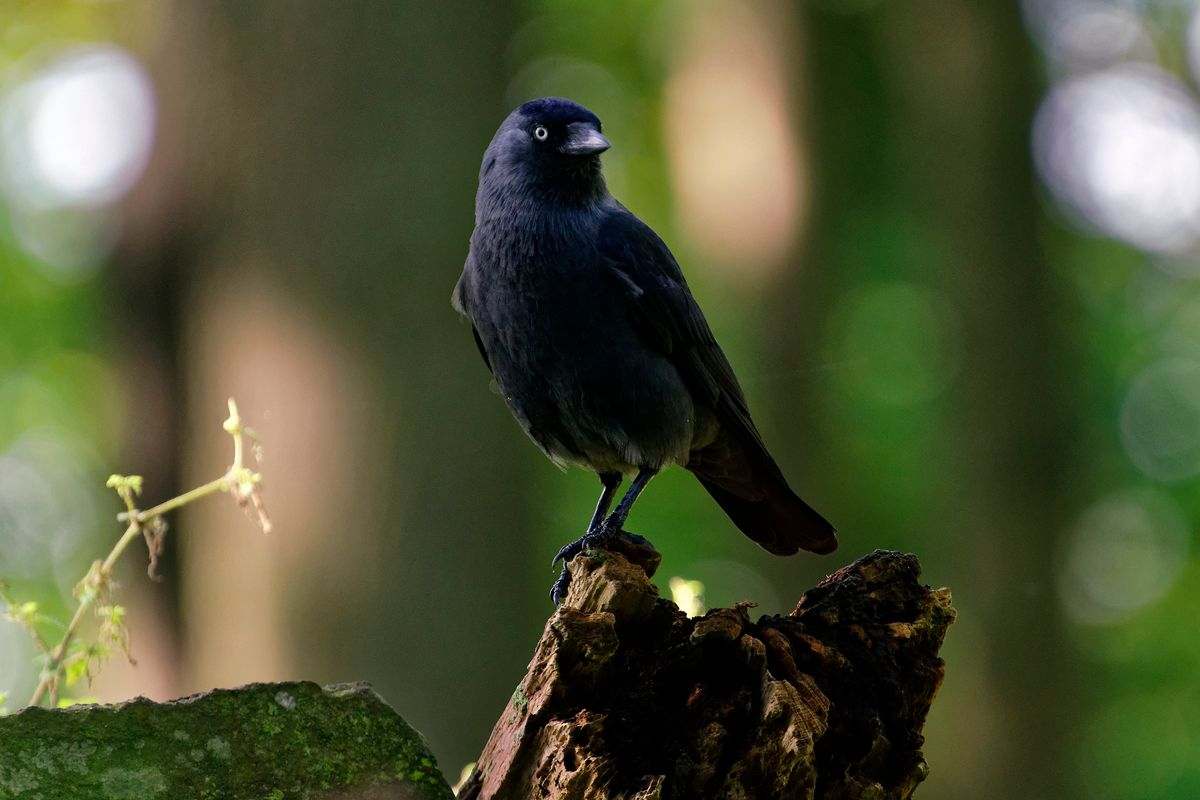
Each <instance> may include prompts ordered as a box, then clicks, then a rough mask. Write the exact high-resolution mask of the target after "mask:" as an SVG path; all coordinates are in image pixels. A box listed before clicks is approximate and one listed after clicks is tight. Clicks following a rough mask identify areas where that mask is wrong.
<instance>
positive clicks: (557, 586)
mask: <svg viewBox="0 0 1200 800" xmlns="http://www.w3.org/2000/svg"><path fill="white" fill-rule="evenodd" d="M617 536H620V537H622V538H625V539H628V540H630V541H631V542H636V543H638V544H643V543H644V544H649V542H647V541H646V539H645V537H642V536H638V535H637V534H636V533H629V532H627V531H623V530H621V529H620V528H619V527H612V526H609V525H604V524H601V525H599V526H597V527H596V528H594V529H592V530H589V531H588V532H587V533H585V534H584V535H583V536H580V537H579V538H578V539H576V540H575V541H573V542H571V543H569V544H565V545H563V546H562V549H560V550H559V551H558V553H557V554H556V555H555V556H554V560H553V561H551V562H550V566H554V565H555V564H557V563H558V562H559V561H561V562H563V565H562V571H561V572H559V573H558V580H556V581H555V582H554V586H552V587H550V599H551V600H553V601H554V605H558V604H559V603H561V602H562V601H563V600H565V599H566V597H567V589H569V588H570V587H571V571H570V570H569V569H567V564H569V563H570V561H571V559H573V558H574V557H575V556H577V555H579V554H580V553H583V552H585V551H587V550H595V549H597V548H600V547H604V546H605V545H607V544H608V543H609V542H611V541H612V540H613V539H614V538H616V537H617Z"/></svg>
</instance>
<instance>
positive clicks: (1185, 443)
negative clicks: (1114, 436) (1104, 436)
mask: <svg viewBox="0 0 1200 800" xmlns="http://www.w3.org/2000/svg"><path fill="white" fill-rule="evenodd" d="M1121 441H1122V442H1123V443H1124V445H1125V451H1126V452H1127V453H1128V454H1129V458H1130V459H1131V460H1132V461H1133V463H1134V465H1135V466H1137V468H1138V469H1140V470H1141V471H1142V472H1144V473H1145V474H1146V475H1148V476H1150V477H1151V478H1155V479H1157V480H1161V481H1176V480H1182V479H1184V478H1189V477H1192V476H1193V475H1196V474H1200V362H1197V361H1194V360H1192V359H1187V358H1169V359H1165V360H1163V361H1159V362H1158V363H1156V364H1153V365H1151V366H1150V367H1148V368H1147V369H1146V370H1144V371H1143V372H1142V373H1141V374H1139V375H1138V376H1137V377H1135V378H1134V380H1133V384H1132V385H1131V386H1130V388H1129V393H1128V395H1126V397H1125V403H1124V405H1123V406H1122V407H1121Z"/></svg>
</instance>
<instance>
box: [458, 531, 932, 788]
mask: <svg viewBox="0 0 1200 800" xmlns="http://www.w3.org/2000/svg"><path fill="white" fill-rule="evenodd" d="M615 549H616V550H619V551H620V552H615V551H609V550H604V551H590V552H587V553H583V554H581V555H579V556H578V557H576V558H575V560H574V561H572V562H571V572H572V574H573V576H574V579H573V581H572V585H571V589H570V593H569V595H568V597H567V599H566V601H565V602H564V603H563V604H562V605H561V606H560V607H559V608H558V610H557V611H555V613H554V615H553V616H552V617H551V618H550V620H549V621H548V622H547V624H546V628H545V631H544V633H543V634H542V637H541V640H540V641H539V642H538V645H537V649H536V651H535V652H534V656H533V660H532V661H531V662H530V664H529V669H528V671H527V673H526V675H525V677H524V679H523V680H522V681H521V684H520V686H519V687H518V688H517V690H516V691H515V692H514V693H513V696H512V700H511V702H510V703H509V705H508V707H507V708H506V709H505V711H504V713H503V715H502V716H501V717H500V720H499V721H498V722H497V723H496V726H495V728H494V729H493V731H492V734H491V737H490V738H489V739H488V742H487V745H486V746H485V747H484V750H483V753H482V754H481V755H480V757H479V761H478V763H477V765H476V768H475V771H474V773H473V774H472V775H471V777H470V778H469V779H468V781H467V782H466V784H465V785H464V786H463V787H462V789H461V790H460V792H459V798H460V800H509V799H510V798H511V800H528V798H560V799H567V798H570V799H571V800H591V799H592V798H597V799H599V798H606V800H615V799H616V798H628V799H629V800H673V799H674V798H789V800H790V798H825V799H827V800H842V799H848V798H872V799H873V800H875V799H878V800H883V799H884V798H888V799H890V798H908V797H911V796H912V794H913V791H914V790H915V788H916V786H917V785H918V784H919V783H920V782H921V780H923V779H924V777H925V776H926V774H927V773H928V768H927V766H926V763H925V760H924V758H923V757H922V755H921V745H922V743H923V737H922V735H921V728H922V725H923V724H924V722H925V716H926V714H927V712H928V711H929V707H930V704H931V703H932V701H933V697H934V694H935V693H936V692H937V689H938V686H939V685H940V684H941V681H942V675H943V671H944V663H943V661H942V660H941V659H940V658H939V657H938V655H937V652H938V648H939V647H940V646H941V643H942V640H943V638H944V637H945V634H946V630H947V628H948V627H949V625H950V623H951V622H952V621H953V620H954V614H955V612H954V609H953V608H952V607H951V605H950V592H949V590H947V589H936V590H933V589H930V588H929V587H926V586H922V585H921V584H920V583H919V582H918V580H917V579H918V577H919V575H920V564H919V563H918V561H917V559H916V557H915V556H912V555H906V554H902V553H897V552H890V551H876V552H874V553H872V554H870V555H867V556H864V557H863V558H861V559H859V560H858V561H856V562H854V563H853V564H851V565H849V566H847V567H845V568H843V569H841V570H839V571H837V572H836V573H834V574H833V575H831V576H829V577H828V578H826V579H825V580H824V581H822V582H821V583H820V584H819V585H818V586H817V587H816V588H814V589H811V590H809V591H808V592H806V593H805V594H804V596H803V597H801V598H800V602H799V603H798V604H797V605H796V608H795V610H794V611H792V613H791V614H789V615H787V616H762V617H760V618H759V619H758V621H757V622H753V621H751V619H750V616H749V613H748V612H749V609H750V607H751V605H750V604H748V603H747V604H738V605H736V606H735V607H733V608H719V609H715V610H712V611H709V612H708V613H707V614H705V615H704V616H702V617H697V618H689V617H687V616H686V615H685V614H684V613H682V612H681V611H680V610H679V609H678V608H677V607H676V606H675V604H673V603H671V602H670V601H668V600H665V599H662V598H659V597H658V593H657V589H656V588H655V587H654V585H653V584H651V583H650V580H649V576H651V575H653V573H654V569H655V568H656V567H657V566H658V554H657V553H656V552H654V551H653V550H652V549H651V548H648V547H642V546H638V545H635V544H632V543H629V542H622V543H620V544H619V545H617V546H616V547H615Z"/></svg>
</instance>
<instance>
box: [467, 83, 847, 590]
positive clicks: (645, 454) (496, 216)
mask: <svg viewBox="0 0 1200 800" xmlns="http://www.w3.org/2000/svg"><path fill="white" fill-rule="evenodd" d="M602 130H603V129H602V125H601V123H600V119H599V118H598V117H597V116H596V115H595V114H594V113H592V112H591V111H589V110H588V109H587V108H585V107H584V106H582V105H579V104H577V103H575V102H572V101H571V100H567V99H565V98H561V97H545V98H541V99H537V100H531V101H529V102H527V103H524V104H523V105H521V106H520V107H518V108H517V109H516V110H514V111H513V112H512V113H511V114H509V115H508V117H507V118H506V119H505V120H504V122H503V123H502V124H501V125H500V127H499V129H498V130H497V131H496V133H495V135H494V136H493V137H492V140H491V142H490V143H489V144H488V147H487V149H486V151H485V152H484V155H483V160H482V163H481V165H480V170H479V186H478V190H477V192H476V196H475V228H474V230H473V231H472V233H471V239H470V245H469V248H468V252H467V257H466V262H465V264H464V265H463V271H462V274H461V275H460V276H459V279H458V281H457V283H456V284H455V287H454V291H453V294H452V296H451V304H452V306H453V307H454V309H455V310H456V311H458V312H459V313H460V314H462V315H463V316H464V317H466V318H467V319H468V320H469V321H470V324H471V330H472V333H473V335H474V339H475V344H476V346H477V347H478V349H479V353H480V355H481V356H482V357H483V361H484V363H485V364H486V365H487V367H488V369H489V370H491V373H492V376H493V378H494V380H495V383H496V385H497V386H498V388H499V391H500V394H501V395H502V396H503V398H504V401H505V403H506V404H507V405H508V408H509V410H510V411H511V412H512V414H513V416H514V417H515V418H516V420H517V421H518V423H520V425H521V427H522V428H523V429H524V431H525V433H526V434H528V436H529V438H530V439H532V440H533V442H534V443H535V444H536V445H537V446H538V447H539V448H540V449H541V450H542V452H543V453H544V454H545V455H546V456H547V457H548V458H549V459H550V460H551V461H552V462H554V463H555V464H557V465H559V466H560V467H565V466H567V465H575V466H580V467H583V468H584V469H587V470H590V471H591V472H594V473H595V474H596V475H597V476H598V477H599V480H600V484H601V494H600V499H599V501H598V502H597V504H596V508H595V511H594V512H593V514H592V517H591V521H590V522H589V524H588V526H587V528H586V530H585V533H584V534H583V535H582V536H580V537H579V538H578V539H576V540H574V541H572V542H570V543H568V544H567V545H565V546H563V547H562V549H560V550H559V551H558V553H557V554H556V556H555V558H554V561H553V562H552V566H553V565H556V564H558V562H560V561H561V562H562V570H561V572H560V574H559V577H558V579H557V580H556V581H555V583H554V586H553V587H552V589H551V599H552V601H553V602H554V603H555V604H556V605H557V604H559V603H560V602H561V601H562V600H563V599H564V597H565V595H566V591H567V589H568V587H569V585H570V579H571V576H570V571H569V568H568V565H569V562H570V560H571V559H572V558H573V557H574V556H575V555H576V554H578V553H579V552H581V551H583V550H591V549H594V548H597V547H601V546H603V545H605V544H606V543H608V542H609V541H610V540H611V539H612V537H614V536H616V535H618V534H623V533H625V532H624V531H622V526H623V525H624V524H625V521H626V519H627V517H628V516H629V512H630V510H631V509H632V508H633V505H634V502H635V501H636V500H637V499H638V497H639V496H640V495H641V493H642V490H643V489H645V488H646V485H647V484H648V483H649V482H650V480H651V479H652V478H653V477H654V476H655V475H656V474H658V473H659V472H660V471H662V470H663V469H665V468H666V467H668V466H670V465H680V466H683V467H684V468H685V469H687V470H688V471H690V472H691V473H692V474H693V475H695V476H696V478H698V479H699V481H700V484H701V486H703V487H704V489H706V490H707V491H708V493H709V494H710V495H711V496H712V498H713V499H714V500H715V501H716V502H717V504H718V505H719V506H720V507H721V508H722V509H723V510H724V512H725V513H726V515H728V517H729V518H730V520H732V522H733V523H734V524H735V525H736V526H737V527H738V528H739V529H740V530H741V531H742V532H743V533H744V534H745V535H746V536H748V537H749V538H750V539H752V540H753V541H755V542H757V543H758V544H759V545H761V546H762V547H763V548H765V549H766V550H768V551H769V552H771V553H775V554H778V555H792V554H794V553H796V552H798V551H799V550H807V551H810V552H813V553H820V554H825V553H830V552H833V550H834V549H835V548H836V547H837V536H836V530H835V529H834V527H833V525H832V524H830V523H829V522H828V521H827V520H826V519H825V518H824V517H822V516H821V515H820V514H819V513H817V511H815V510H814V509H813V508H812V507H811V506H809V505H808V504H807V503H806V502H804V501H803V500H802V499H800V497H799V496H797V495H796V493H795V492H794V491H792V489H791V487H790V486H789V485H788V483H787V481H786V480H785V478H784V476H783V473H782V471H781V470H780V468H779V466H778V464H776V462H775V460H774V459H773V458H772V457H771V454H770V453H769V452H768V451H767V448H766V445H765V444H764V443H763V440H762V436H761V435H760V434H759V432H758V429H757V428H756V427H755V425H754V422H753V421H752V420H751V418H750V412H749V410H748V408H747V406H746V398H745V395H744V393H743V391H742V389H741V386H740V385H739V384H738V381H737V378H736V377H735V376H734V373H733V369H732V367H731V366H730V364H729V361H728V360H727V359H726V357H725V354H724V353H723V352H722V351H721V348H720V346H719V345H718V344H717V341H716V338H715V337H714V335H713V332H712V329H711V328H710V327H709V324H708V322H707V321H706V320H705V318H704V314H703V313H702V312H701V310H700V306H699V305H698V304H697V303H696V300H695V298H694V297H693V296H692V293H691V291H690V289H689V288H688V285H687V282H686V281H685V280H684V276H683V272H682V271H681V270H680V267H679V265H678V263H677V262H676V260H675V257H674V256H673V255H672V254H671V251H670V250H669V249H668V248H667V245H666V244H664V243H663V241H662V239H660V238H659V236H658V235H657V234H656V233H655V232H654V231H653V230H652V229H651V228H650V227H649V226H648V225H647V224H646V223H644V222H642V221H641V220H640V219H638V218H637V217H636V216H635V215H634V214H633V213H631V212H630V211H629V210H628V209H626V208H625V207H624V206H623V205H621V204H620V203H619V202H618V201H617V200H616V199H615V198H614V197H613V196H612V194H611V193H610V192H609V190H608V188H607V185H606V184H605V180H604V174H603V170H602V167H601V163H600V154H601V153H603V152H605V151H606V150H608V149H609V147H610V143H609V140H608V139H607V137H605V136H604V134H603V132H602ZM630 475H632V476H633V478H632V481H631V482H630V484H629V487H628V489H627V490H626V492H625V494H624V495H623V496H622V498H621V500H620V501H619V502H618V503H617V505H616V507H615V508H613V509H612V511H611V512H610V511H609V509H610V508H611V507H612V503H613V501H614V499H615V498H616V494H617V491H618V489H619V487H620V485H621V483H622V481H623V479H624V478H625V477H626V476H630ZM626 535H631V534H626Z"/></svg>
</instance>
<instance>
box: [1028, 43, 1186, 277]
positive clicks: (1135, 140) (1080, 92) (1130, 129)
mask: <svg viewBox="0 0 1200 800" xmlns="http://www.w3.org/2000/svg"><path fill="white" fill-rule="evenodd" d="M1033 139H1034V142H1033V144H1034V156H1035V158H1036V161H1037V165H1038V169H1039V170H1040V172H1041V174H1042V177H1043V179H1044V180H1045V181H1046V184H1047V185H1048V186H1049V187H1050V189H1051V191H1052V192H1053V193H1054V195H1055V197H1056V198H1057V199H1058V200H1059V201H1060V202H1061V203H1062V204H1063V205H1064V206H1065V207H1066V208H1067V209H1068V210H1069V211H1070V212H1072V213H1074V214H1076V215H1078V216H1079V217H1081V218H1082V220H1083V221H1084V222H1085V223H1086V224H1088V225H1090V226H1092V227H1094V228H1095V229H1097V230H1098V231H1100V232H1101V233H1104V234H1106V235H1109V236H1114V237H1116V238H1119V239H1123V240H1124V241H1126V242H1128V243H1130V244H1132V245H1134V246H1135V247H1138V248H1140V249H1143V250H1147V251H1150V252H1155V253H1165V254H1180V253H1183V252H1186V251H1188V250H1189V249H1191V248H1192V247H1193V246H1194V245H1195V244H1196V241H1197V237H1198V236H1200V113H1198V112H1197V110H1196V105H1195V102H1194V101H1193V100H1192V98H1191V96H1190V95H1189V93H1188V91H1187V90H1186V89H1185V88H1184V87H1183V86H1182V85H1181V84H1180V83H1179V81H1178V80H1177V79H1175V78H1174V77H1172V76H1170V75H1168V74H1166V73H1165V72H1163V71H1161V70H1159V69H1157V68H1154V67H1151V66H1149V65H1146V64H1134V65H1124V66H1120V67H1114V68H1111V69H1107V70H1104V71H1101V72H1095V73H1091V74H1088V75H1085V76H1082V77H1078V78H1072V79H1069V80H1067V81H1064V82H1062V83H1060V84H1058V85H1057V86H1056V87H1055V88H1054V89H1052V90H1051V92H1050V94H1049V96H1048V97H1047V98H1046V100H1045V102H1044V103H1043V104H1042V107H1041V109H1040V110H1039V111H1038V114H1037V118H1036V120H1035V122H1034V135H1033Z"/></svg>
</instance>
